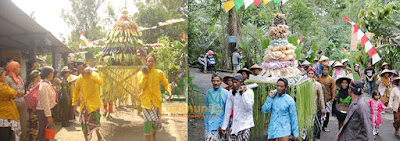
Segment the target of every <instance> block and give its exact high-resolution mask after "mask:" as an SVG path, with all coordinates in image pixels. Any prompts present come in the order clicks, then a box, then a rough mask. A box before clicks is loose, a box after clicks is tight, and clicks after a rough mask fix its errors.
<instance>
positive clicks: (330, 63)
mask: <svg viewBox="0 0 400 141" xmlns="http://www.w3.org/2000/svg"><path fill="white" fill-rule="evenodd" d="M335 62H336V61H329V63H328V66H329V67H331V66H332V65H333V64H335Z"/></svg>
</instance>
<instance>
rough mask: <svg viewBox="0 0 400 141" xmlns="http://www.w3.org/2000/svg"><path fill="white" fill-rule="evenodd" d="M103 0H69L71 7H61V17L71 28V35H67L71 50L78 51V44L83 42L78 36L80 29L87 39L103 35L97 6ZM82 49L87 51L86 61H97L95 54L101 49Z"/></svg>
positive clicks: (95, 38)
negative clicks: (67, 8) (69, 8)
mask: <svg viewBox="0 0 400 141" xmlns="http://www.w3.org/2000/svg"><path fill="white" fill-rule="evenodd" d="M104 1H105V0H80V1H78V0H69V2H70V4H71V7H72V9H71V10H70V11H69V10H66V9H62V14H61V17H62V18H63V19H64V21H65V22H66V23H67V25H68V26H69V27H70V28H72V31H71V33H70V34H71V35H70V36H69V37H68V40H67V43H66V44H67V46H68V47H70V48H71V49H72V50H74V51H77V52H79V51H80V50H79V49H78V46H79V44H80V43H83V42H82V41H81V40H80V39H79V37H80V35H81V31H83V32H84V33H85V36H86V38H87V39H88V40H90V41H92V40H97V39H101V38H103V37H104V35H105V31H103V28H102V26H100V24H99V23H100V21H101V19H100V16H99V14H98V13H99V8H100V6H101V5H102V4H103V2H104ZM84 51H88V53H86V54H85V58H86V61H89V62H92V64H94V63H93V62H95V61H97V59H95V55H96V54H97V53H98V52H99V51H101V49H97V48H87V49H84Z"/></svg>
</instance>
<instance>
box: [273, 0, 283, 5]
mask: <svg viewBox="0 0 400 141" xmlns="http://www.w3.org/2000/svg"><path fill="white" fill-rule="evenodd" d="M281 1H282V0H274V4H275V6H276V5H278V3H279V2H281Z"/></svg>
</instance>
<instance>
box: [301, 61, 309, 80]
mask: <svg viewBox="0 0 400 141" xmlns="http://www.w3.org/2000/svg"><path fill="white" fill-rule="evenodd" d="M310 65H311V63H310V62H308V61H307V60H305V61H304V62H303V63H302V64H301V65H300V66H301V68H300V71H301V75H302V76H306V75H307V70H308V68H310Z"/></svg>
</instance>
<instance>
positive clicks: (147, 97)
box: [138, 54, 172, 141]
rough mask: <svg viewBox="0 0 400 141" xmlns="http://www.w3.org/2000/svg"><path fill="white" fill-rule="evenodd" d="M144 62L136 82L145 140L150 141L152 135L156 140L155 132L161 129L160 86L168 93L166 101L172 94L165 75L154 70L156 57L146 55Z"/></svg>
mask: <svg viewBox="0 0 400 141" xmlns="http://www.w3.org/2000/svg"><path fill="white" fill-rule="evenodd" d="M146 60H147V61H146V66H143V67H142V70H141V71H140V72H139V73H138V82H139V87H140V88H142V93H141V94H140V101H141V106H142V108H143V115H144V119H145V122H144V132H145V135H146V140H147V141H151V135H153V139H154V140H156V134H157V131H158V130H159V129H160V128H161V122H160V116H161V114H160V108H161V97H162V96H161V90H160V84H162V85H163V86H164V88H165V90H167V91H168V93H169V97H168V100H169V99H171V97H172V94H171V86H170V85H169V83H168V80H167V77H166V76H165V74H164V73H163V72H162V71H160V70H158V69H155V68H154V66H155V64H156V57H155V56H154V54H149V55H147V57H146Z"/></svg>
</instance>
